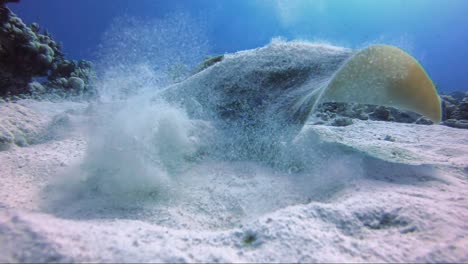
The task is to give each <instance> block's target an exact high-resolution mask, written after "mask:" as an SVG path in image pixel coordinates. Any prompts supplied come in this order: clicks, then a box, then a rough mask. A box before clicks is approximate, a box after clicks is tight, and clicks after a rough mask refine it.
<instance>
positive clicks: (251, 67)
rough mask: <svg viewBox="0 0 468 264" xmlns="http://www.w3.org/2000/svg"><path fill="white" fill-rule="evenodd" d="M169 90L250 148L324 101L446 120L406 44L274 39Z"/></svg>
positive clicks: (299, 122)
mask: <svg viewBox="0 0 468 264" xmlns="http://www.w3.org/2000/svg"><path fill="white" fill-rule="evenodd" d="M162 96H163V97H164V98H165V100H168V101H170V102H175V103H177V104H179V105H180V106H181V107H182V108H184V109H185V110H186V111H187V112H188V114H189V115H190V116H191V118H194V119H202V120H210V121H211V122H213V123H215V124H216V125H217V127H218V128H222V130H223V131H225V132H226V133H227V135H225V136H227V137H230V138H232V145H238V146H239V148H241V149H246V150H247V151H250V150H252V149H256V151H257V150H258V149H262V148H263V147H262V146H266V145H268V146H270V145H272V144H271V142H279V141H288V140H289V139H290V138H292V137H294V136H295V135H297V133H298V132H299V131H300V129H301V128H302V126H303V125H304V124H305V123H306V122H307V120H308V118H309V116H310V114H311V112H313V111H314V109H315V108H316V107H317V105H319V104H320V103H323V102H351V103H364V104H376V105H385V106H394V107H398V108H404V109H408V110H412V111H414V112H417V113H420V114H422V115H424V116H426V117H428V118H430V119H431V120H432V121H434V122H435V123H437V122H440V118H441V110H440V102H439V97H438V95H437V92H436V90H435V88H434V85H433V83H432V81H431V80H430V78H429V77H428V76H427V74H426V73H425V71H424V69H423V68H422V67H421V66H420V65H419V63H418V62H417V61H416V60H415V59H414V58H413V57H412V56H410V55H409V54H407V53H406V52H404V51H403V50H401V49H399V48H396V47H393V46H385V45H374V46H370V47H368V48H365V49H363V50H360V51H356V50H351V49H346V48H341V47H336V46H331V45H324V44H314V43H303V42H278V43H273V44H270V45H268V46H266V47H263V48H259V49H255V50H249V51H243V52H238V53H235V54H230V55H229V54H228V55H225V58H224V60H222V61H221V62H219V63H217V64H215V65H213V66H211V67H209V68H207V69H205V70H203V71H202V72H199V73H197V74H195V75H194V76H192V77H190V78H188V79H187V80H185V81H183V82H181V83H178V84H176V85H174V86H172V87H170V88H169V89H166V90H165V91H163V92H162ZM252 146H254V147H252ZM259 146H260V147H259ZM249 149H250V150H249Z"/></svg>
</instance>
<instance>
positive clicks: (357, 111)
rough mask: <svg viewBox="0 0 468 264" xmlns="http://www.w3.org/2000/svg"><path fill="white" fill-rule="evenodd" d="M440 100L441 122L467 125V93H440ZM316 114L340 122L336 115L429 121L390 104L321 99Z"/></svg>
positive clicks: (421, 122)
mask: <svg viewBox="0 0 468 264" xmlns="http://www.w3.org/2000/svg"><path fill="white" fill-rule="evenodd" d="M440 98H441V104H442V112H443V118H442V124H443V125H446V126H450V127H455V128H465V129H468V93H466V92H452V93H450V94H445V95H444V94H443V95H441V96H440ZM317 110H318V111H317V112H316V116H317V117H318V118H320V119H321V121H316V123H317V124H322V123H326V122H328V123H330V125H334V126H336V125H339V124H341V122H337V121H336V120H337V119H340V120H339V121H341V120H344V119H342V118H343V117H345V118H355V119H361V120H368V119H370V120H376V121H393V122H398V123H414V124H423V125H430V124H432V121H430V120H429V119H427V118H425V117H423V116H421V115H419V114H417V113H414V112H412V111H406V110H400V109H397V108H393V107H386V106H376V105H363V104H347V103H324V104H322V105H320V106H319V108H318V109H317ZM323 121H326V122H323Z"/></svg>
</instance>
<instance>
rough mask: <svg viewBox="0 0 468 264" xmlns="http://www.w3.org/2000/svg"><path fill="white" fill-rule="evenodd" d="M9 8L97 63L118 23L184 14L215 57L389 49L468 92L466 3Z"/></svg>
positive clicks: (257, 0) (409, 0)
mask: <svg viewBox="0 0 468 264" xmlns="http://www.w3.org/2000/svg"><path fill="white" fill-rule="evenodd" d="M9 7H10V8H11V9H12V10H13V11H14V12H15V13H17V14H18V15H19V16H20V17H21V18H22V19H23V20H24V21H25V22H27V23H31V22H38V23H39V24H40V25H41V26H42V27H44V28H47V29H48V31H49V32H50V33H52V34H53V35H54V36H55V38H56V39H57V40H58V41H61V42H62V43H63V46H64V51H65V53H66V54H67V56H69V57H71V58H74V59H82V58H84V59H91V60H92V59H95V58H97V57H98V56H99V54H97V50H98V48H97V47H98V45H99V44H100V43H101V42H102V34H103V32H105V31H106V30H107V29H108V28H109V26H110V25H111V24H112V23H113V21H114V19H115V18H116V17H121V16H123V15H127V16H130V17H135V18H139V19H143V20H151V19H157V18H163V17H167V16H171V15H174V14H176V13H185V14H188V15H190V16H192V17H193V18H194V19H196V20H197V21H199V23H198V24H197V27H200V25H203V26H202V27H203V32H205V33H206V38H207V39H208V41H209V44H210V45H209V47H210V49H209V51H208V53H210V54H220V53H226V52H235V51H239V50H244V49H251V48H256V47H260V46H263V45H265V44H267V43H269V42H270V40H271V39H272V38H273V37H277V36H282V37H284V38H285V39H289V40H292V39H302V40H314V41H315V40H320V41H326V42H330V43H332V44H337V45H342V46H348V47H354V48H360V47H363V46H365V45H367V44H369V43H376V42H379V43H388V44H394V45H397V46H399V47H402V48H403V49H405V50H407V51H409V52H410V53H411V54H413V55H414V56H415V57H416V58H417V59H418V60H419V61H420V62H421V63H422V64H423V66H424V67H425V68H426V70H427V71H428V73H429V75H430V76H431V78H432V79H433V81H434V82H435V84H436V86H437V87H438V89H439V90H441V91H452V90H468V74H466V69H467V68H468V67H467V66H468V62H467V61H468V52H467V47H466V43H467V41H468V30H466V29H465V28H466V25H468V16H466V10H468V1H467V0H385V1H384V0H346V1H345V0H328V1H325V0H290V1H280V0H270V1H267V0H235V1H234V0H192V1H190V0H138V1H135V0H98V1H97V0H67V1H64V0H40V1H39V0H22V1H21V2H20V3H19V4H9Z"/></svg>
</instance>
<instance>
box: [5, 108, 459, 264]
mask: <svg viewBox="0 0 468 264" xmlns="http://www.w3.org/2000/svg"><path fill="white" fill-rule="evenodd" d="M22 104H23V106H22V107H23V108H25V110H26V111H29V112H28V113H29V116H35V115H37V116H40V117H41V122H35V123H29V124H31V126H32V128H31V129H32V130H33V131H35V133H30V134H28V135H30V137H31V138H30V141H31V142H32V144H30V145H29V146H24V147H18V146H16V145H11V146H10V148H9V149H7V150H3V151H0V252H1V254H0V262H52V261H59V262H63V261H77V262H82V261H106V262H467V261H468V239H467V235H468V222H467V219H468V200H467V197H468V196H467V194H468V185H467V183H468V131H467V130H461V129H454V128H449V127H445V126H439V125H433V126H423V125H410V124H398V123H386V122H371V121H366V122H364V121H357V123H355V124H354V125H351V126H347V127H325V126H310V127H307V128H306V129H305V131H303V133H302V137H300V138H298V139H297V142H298V144H299V143H301V142H302V143H303V141H304V140H305V141H307V140H310V139H311V138H315V139H319V142H322V143H320V144H329V145H330V147H329V149H333V148H336V149H337V151H344V152H345V153H346V154H345V155H344V156H342V157H346V158H340V159H339V160H330V163H329V164H325V165H324V168H322V169H320V170H318V174H317V175H305V174H301V173H297V174H294V173H292V174H289V173H287V172H276V171H274V170H269V169H268V168H264V167H262V166H261V165H258V164H254V163H247V162H246V163H244V162H236V163H223V162H213V161H210V162H209V161H207V162H200V163H199V164H197V165H195V166H194V167H192V168H190V169H189V170H187V171H185V172H183V173H181V176H180V177H179V178H177V179H176V181H177V182H178V184H177V185H176V187H174V188H175V189H178V191H175V189H171V191H172V192H173V193H174V195H173V196H172V195H171V194H169V195H167V196H165V198H164V199H163V200H161V199H160V198H158V197H153V198H142V197H137V198H134V199H130V200H129V202H123V201H122V200H115V197H110V198H109V197H108V198H102V197H101V198H93V197H85V198H80V197H76V196H73V195H70V196H63V194H60V193H59V194H57V192H56V188H57V187H56V186H57V182H58V181H59V179H58V178H60V177H67V175H66V173H65V174H64V173H63V171H67V169H69V168H72V167H73V166H74V164H80V162H81V161H82V159H83V158H84V156H85V151H86V147H87V143H86V142H87V141H86V131H83V130H79V129H78V128H79V127H80V126H79V125H77V124H82V123H83V122H88V121H87V120H88V119H87V118H88V117H87V115H86V113H87V112H86V107H87V106H86V105H85V104H78V103H62V104H58V103H44V102H43V103H37V102H24V101H23V102H22ZM6 107H8V108H11V109H13V110H8V109H6ZM70 109H72V111H70ZM0 110H1V111H17V108H16V107H14V106H12V105H9V106H7V105H6V104H2V105H0ZM64 113H66V114H64ZM12 114H13V113H12ZM57 115H58V116H61V118H62V120H65V121H64V122H63V123H60V124H59V125H52V126H51V124H52V122H53V120H56V119H57V118H55V119H54V116H57ZM64 115H65V117H64ZM2 118H3V119H2V121H5V120H6V119H7V118H6V117H5V116H2ZM17 118H18V117H17V116H13V117H12V118H10V119H9V120H10V121H11V120H13V119H17ZM25 120H26V119H25ZM67 120H68V121H67ZM23 121H24V120H23ZM31 129H30V130H31ZM26 134H27V133H26ZM44 134H46V135H51V134H52V135H55V136H54V137H45V138H44V137H41V136H40V135H44ZM386 136H390V137H391V138H392V140H394V141H389V140H385V137H386ZM387 139H389V138H388V137H387ZM310 151H313V149H311V150H310ZM318 175H320V176H318ZM310 177H312V178H313V179H309V178H310ZM54 186H55V187H54ZM73 191H74V189H73V188H70V189H65V190H64V192H73ZM57 195H58V196H57ZM61 195H62V196H61ZM57 197H58V198H57ZM63 197H66V199H65V198H63ZM62 198H63V200H60V199H62ZM57 199H59V200H57ZM67 199H68V200H67ZM114 202H115V204H114Z"/></svg>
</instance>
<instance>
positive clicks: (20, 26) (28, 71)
mask: <svg viewBox="0 0 468 264" xmlns="http://www.w3.org/2000/svg"><path fill="white" fill-rule="evenodd" d="M40 31H41V29H40V27H39V25H38V24H37V23H32V24H31V25H30V26H26V25H25V24H24V23H23V21H22V20H21V19H20V18H19V17H17V16H16V15H15V14H14V13H13V12H11V11H10V9H8V8H7V7H6V6H5V5H4V4H2V3H0V96H7V95H10V96H11V95H19V94H25V93H31V92H33V91H31V89H30V88H31V86H35V85H30V83H31V82H32V80H33V79H34V78H47V80H48V82H45V83H43V85H44V86H46V87H50V88H59V89H69V88H73V87H78V88H81V86H80V85H74V86H73V87H72V86H71V85H69V83H72V84H73V83H77V81H76V79H72V81H71V82H69V80H68V79H69V78H70V77H76V78H80V79H81V80H82V81H83V82H84V83H85V87H83V89H82V90H90V89H89V87H88V84H89V83H90V81H91V79H92V78H93V76H94V72H93V70H92V65H91V64H90V63H89V62H87V61H79V62H76V61H69V60H65V58H64V54H63V53H62V51H61V45H60V44H58V43H56V42H55V41H54V40H53V39H52V36H51V34H49V33H48V32H47V31H44V33H43V34H41V33H40ZM63 78H65V81H64V80H63ZM78 82H80V81H78ZM59 84H60V85H59ZM64 85H65V86H64ZM86 88H88V89H86ZM80 92H81V91H80Z"/></svg>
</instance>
